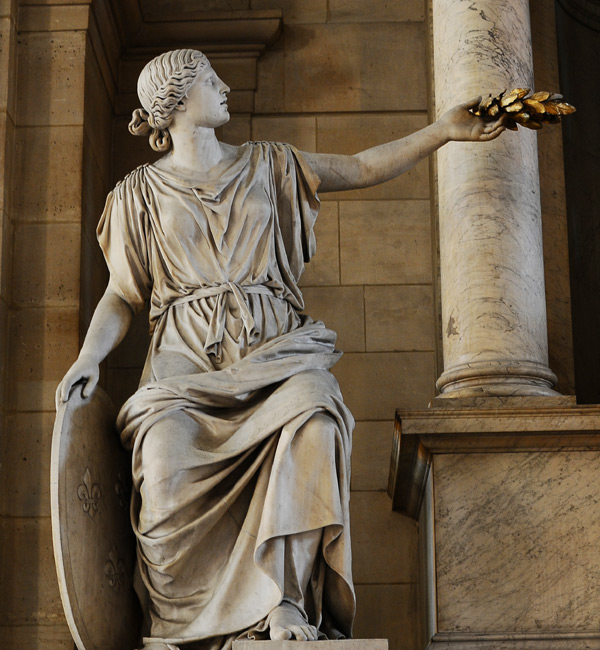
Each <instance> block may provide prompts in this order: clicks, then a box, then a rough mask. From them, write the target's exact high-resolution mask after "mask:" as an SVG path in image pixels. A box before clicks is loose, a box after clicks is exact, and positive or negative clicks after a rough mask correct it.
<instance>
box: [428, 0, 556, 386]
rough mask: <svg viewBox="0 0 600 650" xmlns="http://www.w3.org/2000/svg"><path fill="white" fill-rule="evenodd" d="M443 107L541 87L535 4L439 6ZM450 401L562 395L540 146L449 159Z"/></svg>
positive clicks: (442, 194)
mask: <svg viewBox="0 0 600 650" xmlns="http://www.w3.org/2000/svg"><path fill="white" fill-rule="evenodd" d="M433 30H434V65H435V102H436V113H437V116H438V117H439V116H440V115H441V114H442V113H443V112H444V111H446V110H447V109H448V108H450V107H451V106H453V105H455V104H456V103H459V102H464V101H466V100H469V99H471V98H473V97H476V96H477V95H480V94H484V93H487V92H493V93H497V92H499V91H501V90H503V89H505V88H508V89H510V88H513V87H525V88H532V87H533V65H532V55H531V34H530V24H529V4H528V1H527V0H511V1H510V2H498V0H473V1H472V2H460V1H458V0H433ZM438 184H439V216H440V256H441V260H440V262H441V283H442V319H443V321H442V326H443V331H442V334H443V350H444V372H443V374H442V375H441V377H440V378H439V380H438V388H439V389H440V390H441V392H442V396H453V397H454V396H460V397H463V396H464V397H469V396H476V395H482V394H483V395H485V394H488V395H552V394H555V393H554V391H553V390H552V386H553V384H554V383H555V381H556V377H555V376H554V374H553V373H552V372H551V371H550V369H549V368H548V344H547V331H546V305H545V292H544V268H543V252H542V232H541V212H540V192H539V172H538V161H537V139H536V134H535V132H533V131H528V130H526V129H520V130H519V132H518V133H513V132H507V133H505V134H503V135H502V136H501V137H500V138H499V139H497V140H495V141H494V142H491V143H486V144H472V143H451V144H449V145H448V146H447V147H445V148H444V149H442V150H441V151H440V152H439V154H438Z"/></svg>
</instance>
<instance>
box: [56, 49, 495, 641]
mask: <svg viewBox="0 0 600 650" xmlns="http://www.w3.org/2000/svg"><path fill="white" fill-rule="evenodd" d="M228 92H229V88H228V87H227V85H226V84H225V83H224V82H223V81H221V79H220V78H219V77H218V76H217V75H216V73H215V71H214V70H213V68H212V67H211V65H210V63H209V62H208V60H207V59H206V57H205V56H204V55H203V54H202V53H201V52H198V51H195V50H177V51H173V52H167V53H165V54H162V55H160V56H158V57H156V58H155V59H153V60H152V61H150V63H148V64H147V65H146V67H145V68H144V70H143V71H142V73H141V75H140V78H139V82H138V94H139V98H140V102H141V104H142V106H143V107H144V108H143V110H141V109H138V110H136V111H135V113H134V118H133V120H132V122H131V124H130V130H131V132H132V133H134V134H135V135H149V137H150V144H151V145H152V147H153V148H154V149H155V150H157V151H163V152H165V155H164V156H163V157H162V158H160V160H158V162H156V163H153V164H145V165H142V166H141V167H138V168H137V169H136V170H134V171H133V172H131V173H130V174H129V175H128V176H127V177H126V178H125V179H124V180H123V181H121V182H120V183H118V185H117V186H116V187H115V189H114V190H113V191H112V192H111V193H110V194H109V196H108V199H107V202H106V207H105V209H104V213H103V214H102V218H101V220H100V223H99V225H98V240H99V242H100V246H101V247H102V250H103V252H104V255H105V258H106V262H107V265H108V268H109V270H110V281H109V283H108V287H107V289H106V292H105V293H104V295H103V297H102V299H101V300H100V302H99V304H98V306H97V308H96V311H95V313H94V316H93V318H92V321H91V324H90V328H89V331H88V333H87V336H86V338H85V342H84V344H83V347H82V349H81V353H80V354H79V357H78V359H77V361H76V362H75V363H74V364H73V366H72V367H71V369H70V370H69V371H68V372H67V374H66V375H65V377H64V379H63V380H62V382H61V384H60V386H59V387H58V391H57V400H61V401H66V400H68V399H69V395H70V392H71V390H72V389H73V387H74V385H75V384H76V383H78V382H82V384H83V388H82V391H83V396H84V397H86V396H89V395H90V393H91V391H92V390H93V389H94V387H95V385H96V383H97V381H98V374H99V363H100V362H101V361H102V360H103V359H104V358H105V357H106V355H107V354H108V353H109V352H110V351H111V350H112V349H113V348H115V346H116V345H117V344H118V343H119V342H120V341H121V340H122V339H123V337H124V335H125V333H126V331H127V329H128V327H129V325H130V323H131V320H132V317H133V315H134V314H135V313H136V312H138V311H139V310H141V309H142V308H143V307H144V305H145V304H146V302H149V305H150V330H151V332H152V340H151V345H150V350H149V352H148V356H147V360H146V363H145V367H144V369H143V373H142V377H141V381H140V387H139V389H138V391H137V392H136V393H135V394H134V395H133V396H132V397H131V398H130V399H129V400H128V401H127V402H126V403H125V404H124V406H123V408H122V409H121V411H120V413H119V416H118V422H117V425H118V428H119V431H120V432H121V437H122V442H123V444H124V445H125V446H126V447H128V448H129V449H131V450H132V454H133V455H132V471H133V483H134V494H133V503H132V509H131V512H132V523H133V528H134V531H135V534H136V536H137V555H138V567H137V569H138V571H137V573H138V575H137V580H136V582H137V585H136V589H137V591H138V593H139V595H140V598H141V601H142V605H143V608H144V610H145V613H146V617H147V631H146V632H147V636H145V637H144V646H145V648H146V649H148V650H150V649H151V650H166V649H167V648H170V649H173V648H178V647H194V648H196V647H201V648H225V647H228V646H229V645H230V644H231V642H232V641H233V640H234V639H236V638H248V637H250V638H258V639H260V638H263V639H268V638H271V639H297V640H315V639H318V638H329V639H336V638H342V637H349V636H350V635H351V632H352V621H353V616H354V609H355V598H354V591H353V586H352V575H351V557H350V539H349V521H348V495H349V473H350V460H349V455H350V445H351V431H352V427H353V419H352V416H351V414H350V412H349V411H348V409H347V408H346V407H345V406H344V403H343V401H342V396H341V394H340V390H339V387H338V385H337V382H336V381H335V379H334V378H333V375H332V374H331V373H330V372H329V369H330V368H331V366H332V365H333V364H334V363H335V362H336V360H337V359H338V358H339V356H340V353H339V352H338V351H336V349H335V338H336V337H335V333H334V332H332V331H331V330H329V329H327V328H326V327H325V326H324V324H323V323H321V322H315V321H313V320H312V319H311V318H309V317H308V316H304V315H302V314H301V313H300V311H301V310H302V309H303V300H302V293H301V291H300V289H299V288H298V281H299V279H300V276H301V274H302V271H303V269H304V264H305V263H306V262H307V261H308V260H310V258H311V256H312V255H313V253H314V251H315V237H314V233H313V225H314V222H315V219H316V217H317V213H318V210H319V200H318V198H317V191H319V192H332V191H340V190H350V189H355V188H361V187H367V186H370V185H374V184H377V183H382V182H384V181H387V180H389V179H392V178H394V177H396V176H398V175H399V174H401V173H402V172H404V171H405V170H407V169H410V168H411V167H413V165H415V164H416V163H417V162H418V161H420V160H421V159H423V158H424V157H426V156H427V155H429V154H430V153H432V152H433V151H435V150H436V149H437V148H439V147H440V146H442V145H444V144H445V143H447V142H449V141H450V140H469V141H487V140H492V139H493V138H495V137H496V136H498V135H499V134H500V133H501V132H502V131H503V130H504V126H503V124H502V122H501V121H500V120H499V121H496V122H491V123H489V122H484V121H483V120H482V119H481V118H478V117H475V116H474V115H472V114H471V113H470V112H469V110H468V109H469V108H470V107H472V106H475V104H476V103H477V101H478V100H474V101H472V102H468V103H466V104H464V105H461V106H457V107H456V108H454V109H452V110H450V111H449V112H448V113H446V114H445V115H444V116H443V117H442V118H441V119H440V120H439V121H438V122H436V123H434V124H431V125H430V126H427V127H426V128H424V129H423V130H421V131H419V132H417V133H414V134H413V135H410V136H409V137H406V138H403V139H401V140H397V141H395V142H390V143H388V144H385V145H382V146H378V147H374V148H372V149H369V150H367V151H363V152H362V153H358V154H356V155H354V156H344V155H334V154H316V153H304V152H300V151H298V150H297V149H295V148H294V147H292V146H289V145H286V144H273V143H269V142H248V143H246V144H244V145H242V146H239V147H236V146H231V145H228V144H224V143H222V142H219V141H218V140H217V138H216V136H215V128H216V127H219V126H221V125H223V124H225V123H226V122H227V121H228V120H229V113H228V109H227V93H228Z"/></svg>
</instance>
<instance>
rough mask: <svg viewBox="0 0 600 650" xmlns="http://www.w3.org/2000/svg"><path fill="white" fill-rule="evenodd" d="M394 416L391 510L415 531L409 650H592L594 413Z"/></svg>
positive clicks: (599, 587) (569, 409)
mask: <svg viewBox="0 0 600 650" xmlns="http://www.w3.org/2000/svg"><path fill="white" fill-rule="evenodd" d="M552 402H553V400H542V402H541V403H540V402H538V401H536V400H535V399H523V400H520V402H519V401H518V400H517V404H514V403H513V402H511V401H509V400H508V401H507V400H501V399H496V400H488V401H487V403H485V404H482V400H480V401H479V402H476V403H472V404H471V405H470V406H465V405H464V404H462V405H461V407H460V408H456V407H455V408H448V409H441V408H438V409H431V410H428V411H421V412H419V411H413V412H398V413H397V418H396V435H395V446H394V453H393V458H392V471H391V474H390V486H389V488H390V490H389V491H390V494H391V496H392V498H393V502H394V507H395V508H396V509H398V510H400V511H403V512H405V513H407V514H409V515H411V516H412V517H414V518H417V519H418V520H419V532H420V546H421V551H420V553H421V555H420V565H421V574H422V577H421V580H422V589H421V593H422V603H421V605H422V607H421V610H422V632H423V635H422V643H421V645H420V646H419V649H420V650H425V649H426V648H427V649H429V648H431V649H433V648H435V649H438V648H439V649H440V650H441V649H447V650H467V649H468V650H488V649H490V650H492V649H494V650H501V649H503V648H506V649H507V650H508V649H509V648H510V650H534V649H535V650H538V649H539V650H584V649H585V650H591V649H596V648H600V622H599V618H598V614H597V612H598V611H599V609H600V568H599V567H600V544H599V542H600V524H599V523H598V522H599V521H600V482H599V481H598V467H599V464H600V407H598V406H583V407H582V406H579V407H577V406H574V405H572V404H569V402H568V400H566V399H565V400H564V401H563V404H560V405H554V406H552V405H550V406H549V405H548V404H552Z"/></svg>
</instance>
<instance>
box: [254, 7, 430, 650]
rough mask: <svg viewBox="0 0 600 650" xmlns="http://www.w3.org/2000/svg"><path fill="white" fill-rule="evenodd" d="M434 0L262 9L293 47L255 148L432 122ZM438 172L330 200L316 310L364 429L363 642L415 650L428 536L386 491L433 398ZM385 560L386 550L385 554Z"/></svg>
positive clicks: (348, 143) (421, 169)
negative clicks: (421, 548)
mask: <svg viewBox="0 0 600 650" xmlns="http://www.w3.org/2000/svg"><path fill="white" fill-rule="evenodd" d="M424 4H425V3H424V2H423V1H422V0H408V1H405V2H396V3H390V2H384V1H383V0H377V1H374V2H362V1H359V0H354V1H352V0H344V1H342V0H335V1H333V2H332V1H330V2H325V1H324V0H323V1H322V2H316V1H312V2H307V3H305V2H281V1H280V2H273V1H272V0H271V1H269V0H261V1H260V2H253V7H255V8H273V7H281V8H282V9H283V12H284V22H285V30H284V35H283V38H282V39H280V41H279V42H278V43H277V44H276V46H275V47H274V48H272V49H271V50H270V51H268V52H267V53H266V54H265V55H264V56H263V57H262V59H261V60H260V61H259V68H258V70H259V76H258V90H257V94H256V105H255V115H254V116H252V118H249V124H248V130H249V136H250V137H251V138H252V139H254V140H262V139H268V140H283V141H288V142H291V143H292V144H294V145H296V146H297V147H299V148H300V149H303V150H306V151H318V152H327V153H347V154H351V153H356V152H358V151H361V150H363V149H365V148H368V147H370V146H374V145H377V144H380V143H383V142H387V141H389V140H392V139H395V138H399V137H402V136H403V135H407V134H409V133H411V132H413V131H415V130H417V129H419V128H421V127H423V126H425V125H426V124H427V121H428V119H427V57H426V35H427V30H426V24H425V13H424V8H425V7H424ZM429 195H430V190H429V168H428V162H427V161H425V162H423V163H421V164H419V165H418V166H417V167H416V168H415V169H413V170H411V171H410V172H408V173H407V174H405V175H404V176H402V177H401V178H399V179H397V180H395V181H392V182H390V183H388V184H386V185H382V186H380V187H374V188H369V189H364V190H360V191H354V192H347V193H333V194H324V195H322V196H321V201H322V208H321V214H320V216H319V220H318V223H317V230H316V234H317V254H316V257H315V258H314V260H313V261H312V262H311V263H310V264H309V265H308V268H307V270H306V272H305V275H304V278H303V283H302V284H303V291H304V296H305V301H306V312H307V313H308V314H310V315H311V316H312V317H313V318H319V319H322V320H323V321H325V322H326V323H327V324H328V325H329V326H330V327H331V328H333V329H335V330H336V331H337V332H338V345H339V347H340V349H342V350H343V351H344V357H343V358H342V360H341V361H340V362H339V363H338V365H337V366H336V367H334V369H333V372H334V374H335V375H336V377H337V378H338V381H339V382H340V385H341V388H342V392H343V394H344V399H345V400H346V402H347V404H348V405H349V407H350V409H351V410H352V412H353V414H354V417H355V418H356V421H357V426H356V431H355V435H354V448H353V465H352V471H353V475H352V487H353V492H352V500H351V515H352V534H353V538H352V539H353V549H354V575H355V581H356V591H357V598H358V613H357V620H356V629H355V634H356V636H357V637H387V638H389V639H390V647H391V648H392V649H394V650H400V649H401V648H402V649H404V648H406V649H407V650H408V649H409V648H410V649H412V648H416V643H417V629H416V616H415V610H416V581H417V560H416V537H417V530H416V527H415V524H414V522H413V521H411V520H409V519H408V518H405V517H404V516H403V515H400V514H398V513H394V512H392V511H391V508H390V502H389V499H388V498H387V496H386V494H385V492H384V490H385V489H386V486H387V472H388V466H389V456H390V449H391V437H392V431H393V424H392V420H393V416H394V410H395V409H396V408H400V407H402V408H419V407H425V406H426V405H427V403H428V402H429V400H430V399H431V398H432V397H433V395H434V383H435V379H436V370H435V352H434V350H435V334H434V331H435V326H434V325H435V313H434V291H433V277H434V268H433V264H432V234H431V233H432V226H431V210H430V201H429ZM375 549H376V550H375Z"/></svg>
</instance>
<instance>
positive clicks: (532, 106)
mask: <svg viewBox="0 0 600 650" xmlns="http://www.w3.org/2000/svg"><path fill="white" fill-rule="evenodd" d="M523 104H525V106H527V108H528V109H529V110H530V111H533V112H534V113H537V114H538V115H541V114H543V113H545V112H546V109H545V108H544V105H543V104H542V102H538V101H537V100H535V99H531V97H530V98H529V99H524V100H523Z"/></svg>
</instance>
